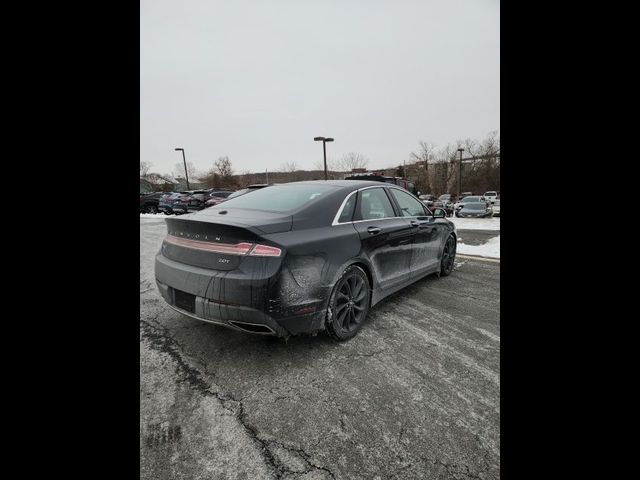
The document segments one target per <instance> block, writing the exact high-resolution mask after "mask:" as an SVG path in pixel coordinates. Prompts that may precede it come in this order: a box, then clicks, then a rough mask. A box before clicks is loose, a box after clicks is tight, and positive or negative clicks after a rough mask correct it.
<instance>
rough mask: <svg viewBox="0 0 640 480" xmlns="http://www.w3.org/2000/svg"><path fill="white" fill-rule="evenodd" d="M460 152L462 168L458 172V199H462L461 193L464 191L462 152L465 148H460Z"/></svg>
mask: <svg viewBox="0 0 640 480" xmlns="http://www.w3.org/2000/svg"><path fill="white" fill-rule="evenodd" d="M458 151H459V152H460V170H459V172H458V200H460V193H462V152H464V148H459V149H458Z"/></svg>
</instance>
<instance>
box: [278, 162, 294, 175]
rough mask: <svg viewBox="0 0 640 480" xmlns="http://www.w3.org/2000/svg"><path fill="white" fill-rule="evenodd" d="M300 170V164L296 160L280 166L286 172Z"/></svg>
mask: <svg viewBox="0 0 640 480" xmlns="http://www.w3.org/2000/svg"><path fill="white" fill-rule="evenodd" d="M297 170H298V165H297V164H296V162H284V163H283V164H282V166H281V167H280V171H281V172H285V173H293V172H295V171H297Z"/></svg>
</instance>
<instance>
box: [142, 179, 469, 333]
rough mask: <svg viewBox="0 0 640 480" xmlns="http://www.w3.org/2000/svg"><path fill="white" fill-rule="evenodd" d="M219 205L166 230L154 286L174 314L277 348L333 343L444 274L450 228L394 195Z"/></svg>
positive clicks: (335, 194)
mask: <svg viewBox="0 0 640 480" xmlns="http://www.w3.org/2000/svg"><path fill="white" fill-rule="evenodd" d="M255 190H257V191H255ZM234 195H235V194H234ZM230 197H231V195H230V196H229V199H228V200H227V201H226V202H224V203H223V204H221V205H219V206H215V207H212V208H207V209H205V210H202V211H200V212H196V213H194V214H192V215H188V216H187V217H186V218H168V219H167V220H166V222H167V235H166V237H165V239H164V241H163V243H162V246H161V248H160V251H159V252H158V254H157V255H156V257H155V278H156V284H157V286H158V289H159V291H160V294H161V295H162V297H163V299H164V300H165V301H166V302H167V303H168V305H169V306H170V307H171V308H172V309H174V310H176V311H178V312H180V313H182V314H184V315H186V316H189V317H192V318H196V319H199V320H202V321H205V322H209V323H214V324H217V325H222V326H225V327H229V328H232V329H235V330H239V331H243V332H250V333H254V334H260V335H274V336H278V337H285V338H287V337H289V336H290V335H300V334H304V333H309V334H313V333H317V332H319V331H323V330H326V332H327V333H328V335H329V336H330V337H331V338H333V339H335V340H338V341H344V340H348V339H350V338H352V337H353V336H355V335H356V334H357V333H358V331H359V330H360V329H361V328H362V326H363V325H364V324H365V322H366V318H367V315H368V312H369V310H370V308H372V307H374V306H375V305H376V304H377V303H378V302H380V301H381V300H382V299H384V298H385V297H387V296H389V295H391V294H393V293H395V292H397V291H398V290H400V289H401V288H404V287H406V286H408V285H410V284H412V283H414V282H415V281H417V280H419V279H420V278H423V277H425V276H427V275H431V274H437V275H438V277H444V276H447V275H449V274H450V273H451V272H452V271H453V267H454V262H455V255H456V246H457V233H456V230H455V226H454V225H453V223H452V222H450V221H449V220H447V219H445V218H442V217H443V215H444V212H438V211H436V212H434V213H433V214H431V213H430V212H429V211H428V210H427V208H426V207H425V206H424V204H423V203H422V202H421V201H420V200H418V199H417V198H416V197H414V196H413V195H411V194H410V193H409V192H407V191H406V190H404V189H402V188H400V187H397V186H395V185H388V184H386V183H380V182H365V181H357V182H356V181H345V180H330V181H311V182H293V183H287V184H282V185H274V186H272V187H269V188H262V189H254V192H252V193H249V194H247V193H245V194H241V195H237V196H235V197H234V198H230Z"/></svg>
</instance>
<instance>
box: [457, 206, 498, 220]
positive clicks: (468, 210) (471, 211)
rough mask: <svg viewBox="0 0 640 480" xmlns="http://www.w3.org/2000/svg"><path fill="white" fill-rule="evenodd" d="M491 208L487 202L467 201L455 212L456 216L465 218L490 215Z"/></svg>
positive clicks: (491, 214) (491, 213)
mask: <svg viewBox="0 0 640 480" xmlns="http://www.w3.org/2000/svg"><path fill="white" fill-rule="evenodd" d="M492 216H493V209H492V208H491V204H490V203H487V202H468V203H465V204H464V206H463V207H462V208H461V209H460V210H459V211H457V212H456V217H460V218H465V217H480V218H485V217H492Z"/></svg>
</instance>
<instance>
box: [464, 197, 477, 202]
mask: <svg viewBox="0 0 640 480" xmlns="http://www.w3.org/2000/svg"><path fill="white" fill-rule="evenodd" d="M462 201H463V202H464V203H469V202H479V201H480V197H464V198H463V199H462Z"/></svg>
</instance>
